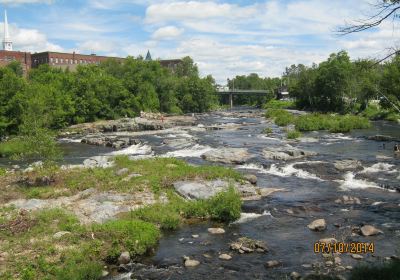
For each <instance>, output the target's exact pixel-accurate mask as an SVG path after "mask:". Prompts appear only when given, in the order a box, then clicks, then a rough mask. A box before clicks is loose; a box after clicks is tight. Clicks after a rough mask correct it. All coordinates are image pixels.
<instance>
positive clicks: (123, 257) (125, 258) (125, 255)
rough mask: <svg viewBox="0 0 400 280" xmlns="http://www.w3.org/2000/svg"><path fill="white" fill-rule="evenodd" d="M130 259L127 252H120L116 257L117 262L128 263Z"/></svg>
mask: <svg viewBox="0 0 400 280" xmlns="http://www.w3.org/2000/svg"><path fill="white" fill-rule="evenodd" d="M130 261H131V255H130V254H129V252H122V253H121V255H120V256H119V257H118V263H119V264H128V263H129V262H130Z"/></svg>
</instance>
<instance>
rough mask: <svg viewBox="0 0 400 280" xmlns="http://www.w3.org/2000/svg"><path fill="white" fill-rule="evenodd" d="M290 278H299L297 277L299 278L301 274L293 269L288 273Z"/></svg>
mask: <svg viewBox="0 0 400 280" xmlns="http://www.w3.org/2000/svg"><path fill="white" fill-rule="evenodd" d="M290 279H292V280H299V279H301V275H300V273H298V272H296V271H293V272H292V273H290Z"/></svg>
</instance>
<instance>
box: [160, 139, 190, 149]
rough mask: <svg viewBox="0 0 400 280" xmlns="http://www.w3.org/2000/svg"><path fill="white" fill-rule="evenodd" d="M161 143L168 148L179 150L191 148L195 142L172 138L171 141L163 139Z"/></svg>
mask: <svg viewBox="0 0 400 280" xmlns="http://www.w3.org/2000/svg"><path fill="white" fill-rule="evenodd" d="M162 143H163V144H164V145H167V146H168V147H170V148H174V149H177V150H178V149H179V150H180V149H185V148H188V147H190V146H193V145H194V144H195V141H194V139H188V138H172V139H164V140H163V142H162Z"/></svg>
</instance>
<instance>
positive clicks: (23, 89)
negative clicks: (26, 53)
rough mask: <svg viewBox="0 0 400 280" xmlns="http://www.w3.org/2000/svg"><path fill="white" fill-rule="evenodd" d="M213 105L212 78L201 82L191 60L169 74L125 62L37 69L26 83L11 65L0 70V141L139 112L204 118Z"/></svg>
mask: <svg viewBox="0 0 400 280" xmlns="http://www.w3.org/2000/svg"><path fill="white" fill-rule="evenodd" d="M216 102H217V97H216V95H215V82H214V80H213V78H212V77H211V76H208V77H206V78H200V77H199V73H198V69H197V66H196V65H195V64H194V63H193V60H192V59H191V58H190V57H186V58H184V59H183V62H182V63H181V64H180V65H179V66H178V67H177V69H176V70H175V71H174V72H172V71H170V70H169V69H166V68H164V67H162V66H161V65H160V63H159V62H157V61H144V60H143V59H141V58H139V59H134V58H132V57H128V58H127V59H126V60H125V61H124V62H123V63H120V62H118V61H116V60H112V59H110V60H108V61H105V62H104V63H102V64H100V65H99V66H98V65H86V66H78V68H77V71H75V72H72V71H69V70H68V69H67V70H61V69H57V68H51V67H50V66H48V65H42V66H40V67H39V68H37V69H32V70H31V71H30V72H29V75H28V77H27V79H25V78H23V77H22V68H21V67H20V65H18V63H11V64H10V65H8V66H7V67H4V68H0V137H1V136H2V135H3V136H4V135H6V134H11V133H18V132H20V131H21V128H22V127H23V124H24V123H26V122H36V123H35V125H36V126H38V127H44V128H49V129H58V128H62V127H65V126H67V125H70V124H76V123H82V122H91V121H95V120H98V119H115V118H118V117H124V116H128V117H134V116H137V115H138V114H139V112H140V111H153V112H165V113H186V112H204V111H207V110H209V109H210V108H211V107H212V106H213V105H215V104H216ZM38 122H40V123H38Z"/></svg>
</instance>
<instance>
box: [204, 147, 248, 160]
mask: <svg viewBox="0 0 400 280" xmlns="http://www.w3.org/2000/svg"><path fill="white" fill-rule="evenodd" d="M201 157H202V158H203V159H205V160H208V161H212V162H221V163H227V164H242V163H245V162H246V161H247V160H248V159H250V158H251V156H250V154H249V153H248V152H247V149H242V148H221V149H215V150H212V151H209V152H206V153H204V154H203V155H202V156H201Z"/></svg>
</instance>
